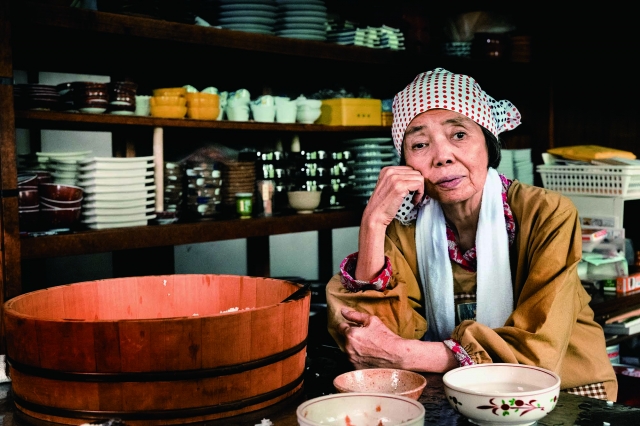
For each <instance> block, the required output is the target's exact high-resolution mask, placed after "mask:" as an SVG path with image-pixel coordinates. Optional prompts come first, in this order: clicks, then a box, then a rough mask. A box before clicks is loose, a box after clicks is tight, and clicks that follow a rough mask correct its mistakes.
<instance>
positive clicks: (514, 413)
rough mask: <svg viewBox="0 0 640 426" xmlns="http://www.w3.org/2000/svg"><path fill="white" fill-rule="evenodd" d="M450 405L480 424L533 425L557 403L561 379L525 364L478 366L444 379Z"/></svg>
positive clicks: (453, 373)
mask: <svg viewBox="0 0 640 426" xmlns="http://www.w3.org/2000/svg"><path fill="white" fill-rule="evenodd" d="M442 381H443V383H444V392H445V395H446V396H447V400H448V401H449V404H451V406H452V407H453V408H454V410H456V411H458V412H459V413H460V414H462V415H463V416H465V417H467V418H468V419H469V420H471V422H473V423H475V424H477V425H512V426H516V425H517V426H523V425H532V424H535V423H536V421H538V420H540V419H541V418H543V417H544V416H546V415H547V414H549V412H551V410H553V409H554V408H555V406H556V403H557V402H558V395H559V392H560V377H559V376H558V375H557V374H555V373H554V372H552V371H549V370H545V369H544V368H540V367H534V366H530V365H523V364H508V363H494V364H477V365H469V366H466V367H460V368H456V369H453V370H451V371H449V372H447V373H446V374H445V375H444V376H442Z"/></svg>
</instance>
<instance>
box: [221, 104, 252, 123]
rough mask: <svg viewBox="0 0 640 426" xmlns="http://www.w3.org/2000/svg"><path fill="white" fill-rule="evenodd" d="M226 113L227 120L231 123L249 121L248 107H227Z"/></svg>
mask: <svg viewBox="0 0 640 426" xmlns="http://www.w3.org/2000/svg"><path fill="white" fill-rule="evenodd" d="M225 113H226V114H227V119H228V120H229V121H249V106H248V105H236V106H231V105H227V107H226V108H225Z"/></svg>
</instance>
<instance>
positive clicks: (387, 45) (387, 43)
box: [377, 25, 405, 50]
mask: <svg viewBox="0 0 640 426" xmlns="http://www.w3.org/2000/svg"><path fill="white" fill-rule="evenodd" d="M377 30H378V35H379V36H380V48H382V49H391V50H404V49H405V47H404V34H402V31H400V30H399V29H397V28H392V27H388V26H386V25H383V26H381V27H380V28H378V29H377Z"/></svg>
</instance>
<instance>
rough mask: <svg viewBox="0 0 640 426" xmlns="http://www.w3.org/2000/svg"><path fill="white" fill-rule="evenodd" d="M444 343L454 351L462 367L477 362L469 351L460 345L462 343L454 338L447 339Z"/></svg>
mask: <svg viewBox="0 0 640 426" xmlns="http://www.w3.org/2000/svg"><path fill="white" fill-rule="evenodd" d="M443 343H444V344H445V345H446V346H447V347H448V348H449V349H451V352H453V356H454V357H455V358H456V361H458V364H459V365H460V367H463V366H465V365H473V364H475V363H474V362H473V360H472V359H471V357H470V356H469V354H468V353H467V351H465V350H464V348H463V347H462V346H461V345H460V343H458V342H456V341H455V340H453V339H447V340H445V341H444V342H443Z"/></svg>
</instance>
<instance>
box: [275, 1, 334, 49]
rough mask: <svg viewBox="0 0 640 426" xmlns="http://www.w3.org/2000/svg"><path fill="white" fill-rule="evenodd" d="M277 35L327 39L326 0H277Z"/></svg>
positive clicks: (316, 39)
mask: <svg viewBox="0 0 640 426" xmlns="http://www.w3.org/2000/svg"><path fill="white" fill-rule="evenodd" d="M276 1H277V3H278V19H277V22H276V26H275V29H276V35H278V36H280V37H289V38H299V39H302V40H315V41H325V40H326V39H327V6H326V5H325V4H324V0H276Z"/></svg>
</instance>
